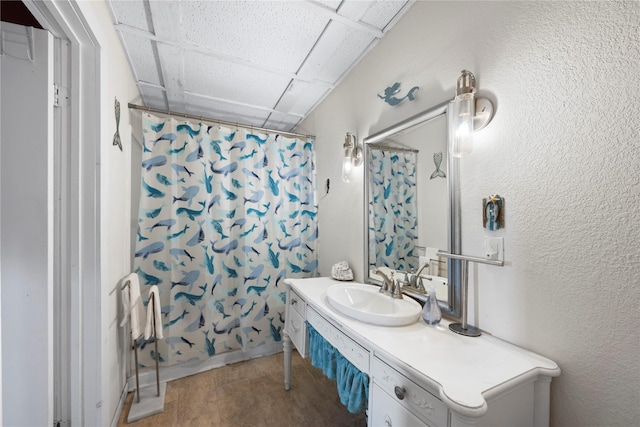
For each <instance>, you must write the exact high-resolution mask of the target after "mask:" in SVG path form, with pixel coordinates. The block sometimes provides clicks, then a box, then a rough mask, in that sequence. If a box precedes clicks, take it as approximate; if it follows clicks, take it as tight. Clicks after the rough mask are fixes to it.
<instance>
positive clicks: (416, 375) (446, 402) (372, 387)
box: [283, 278, 560, 427]
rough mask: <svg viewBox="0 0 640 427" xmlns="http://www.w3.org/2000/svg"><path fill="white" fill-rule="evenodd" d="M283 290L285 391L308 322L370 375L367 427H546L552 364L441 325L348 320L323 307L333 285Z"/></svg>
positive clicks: (309, 283) (305, 283)
mask: <svg viewBox="0 0 640 427" xmlns="http://www.w3.org/2000/svg"><path fill="white" fill-rule="evenodd" d="M285 283H286V284H287V287H288V288H287V306H286V319H285V321H286V324H285V330H284V336H283V339H284V355H285V357H284V359H285V388H286V389H287V390H289V389H290V384H291V352H292V347H293V346H295V347H296V349H298V351H299V352H300V354H301V355H302V356H303V357H306V356H307V355H308V353H307V352H308V335H307V330H306V325H305V321H308V322H309V323H310V324H311V325H312V326H313V328H314V329H315V330H316V331H317V332H318V333H319V334H320V335H322V337H323V338H324V339H325V340H327V341H328V342H329V343H330V344H331V345H332V346H333V347H335V348H336V349H337V350H338V351H340V353H341V354H342V355H343V356H344V357H346V358H347V359H348V360H349V361H350V362H351V363H352V364H353V365H354V366H356V367H357V368H358V369H359V370H360V371H362V372H364V373H366V374H368V375H369V379H370V383H369V405H368V425H369V427H386V426H396V427H399V426H402V427H413V426H415V427H425V426H428V427H436V426H437V427H464V426H476V427H478V426H479V427H482V426H486V427H500V426H505V427H506V426H519V427H544V426H548V424H549V398H550V385H551V379H552V377H555V376H558V375H560V369H559V368H558V366H557V365H556V364H555V363H554V362H553V361H551V360H549V359H547V358H544V357H542V356H539V355H537V354H535V353H532V352H529V351H526V350H523V349H521V348H519V347H516V346H514V345H512V344H509V343H506V342H504V341H501V340H499V339H496V338H493V337H491V336H488V335H483V336H481V337H477V338H471V337H464V336H461V335H457V334H455V333H453V332H451V331H449V329H448V327H447V325H446V324H447V322H446V321H443V323H444V324H443V325H441V326H437V327H432V326H427V325H425V324H424V323H423V322H421V321H419V322H416V323H415V324H412V325H408V326H402V327H384V326H375V325H370V324H367V323H363V322H360V321H357V320H354V319H352V318H349V317H346V316H344V315H342V314H340V313H339V312H338V311H336V310H334V309H333V308H332V307H331V305H330V304H329V303H328V301H327V298H326V290H327V288H329V287H330V286H332V285H335V284H337V283H340V282H336V281H334V280H332V279H330V278H311V279H286V280H285ZM292 344H293V345H292ZM292 392H295V391H292Z"/></svg>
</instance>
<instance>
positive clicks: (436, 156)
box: [431, 151, 447, 179]
mask: <svg viewBox="0 0 640 427" xmlns="http://www.w3.org/2000/svg"><path fill="white" fill-rule="evenodd" d="M433 163H434V164H435V165H436V170H434V171H433V173H432V174H431V179H433V178H446V177H447V174H445V173H444V172H443V171H441V170H440V165H441V164H442V151H440V152H437V153H433Z"/></svg>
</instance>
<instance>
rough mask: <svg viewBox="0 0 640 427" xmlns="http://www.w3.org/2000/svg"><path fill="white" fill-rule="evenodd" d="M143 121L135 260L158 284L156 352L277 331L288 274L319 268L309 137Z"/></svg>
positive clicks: (145, 277)
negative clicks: (159, 331)
mask: <svg viewBox="0 0 640 427" xmlns="http://www.w3.org/2000/svg"><path fill="white" fill-rule="evenodd" d="M142 128H143V137H144V139H143V156H142V157H143V159H142V180H141V181H142V188H141V197H140V210H139V219H138V234H137V235H138V238H137V244H136V252H135V261H134V266H135V271H136V272H137V273H138V275H139V276H140V281H141V285H142V288H143V291H144V285H149V286H150V285H154V284H155V285H158V287H159V288H160V300H161V304H162V318H163V327H164V336H165V339H164V340H162V341H160V343H159V353H160V362H161V363H162V364H164V365H173V364H176V363H182V362H187V361H195V360H203V359H206V358H208V357H211V356H213V355H215V354H220V353H224V352H227V351H232V350H249V349H252V348H255V347H258V346H262V345H266V344H273V343H274V342H278V341H280V340H281V337H282V330H283V325H284V308H285V286H284V283H283V279H284V278H285V277H312V276H315V275H317V266H318V260H317V252H316V245H317V236H318V227H317V221H316V215H317V203H316V184H315V181H316V179H315V170H314V156H315V154H314V148H313V141H311V140H300V139H291V138H287V137H284V136H282V135H278V134H262V133H254V132H253V131H251V130H250V129H242V128H237V129H228V128H225V127H221V126H218V125H214V126H211V125H207V124H204V123H198V124H193V123H190V122H180V121H177V120H175V119H173V118H170V119H164V118H158V117H155V116H152V115H150V114H147V113H145V114H143V115H142ZM152 348H153V346H145V348H144V349H143V350H142V352H141V358H140V364H141V365H142V366H149V365H151V364H152V363H155V362H154V357H155V355H154V353H153V350H151V349H152Z"/></svg>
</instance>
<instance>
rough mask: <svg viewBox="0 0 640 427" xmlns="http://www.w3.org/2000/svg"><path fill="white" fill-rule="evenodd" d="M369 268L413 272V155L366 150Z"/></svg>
mask: <svg viewBox="0 0 640 427" xmlns="http://www.w3.org/2000/svg"><path fill="white" fill-rule="evenodd" d="M368 167H369V267H370V269H372V268H375V267H381V266H384V267H389V268H391V269H393V270H400V271H414V270H415V268H416V267H417V261H418V254H417V252H416V249H415V248H416V245H417V243H418V220H417V218H418V215H417V212H416V210H417V200H416V197H417V194H416V189H417V187H416V184H417V181H416V178H417V176H416V171H417V154H416V153H413V152H404V151H393V150H384V149H379V148H372V149H370V152H369V165H368Z"/></svg>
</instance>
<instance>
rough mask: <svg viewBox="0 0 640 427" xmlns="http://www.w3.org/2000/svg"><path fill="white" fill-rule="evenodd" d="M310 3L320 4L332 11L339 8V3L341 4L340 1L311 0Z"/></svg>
mask: <svg viewBox="0 0 640 427" xmlns="http://www.w3.org/2000/svg"><path fill="white" fill-rule="evenodd" d="M311 1H312V3H321V4H323V5H324V6H326V7H328V8H330V9H333V10H334V11H336V10H338V7H339V6H340V3H342V0H317V1H314V0H311Z"/></svg>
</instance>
